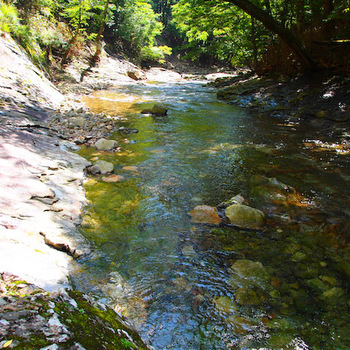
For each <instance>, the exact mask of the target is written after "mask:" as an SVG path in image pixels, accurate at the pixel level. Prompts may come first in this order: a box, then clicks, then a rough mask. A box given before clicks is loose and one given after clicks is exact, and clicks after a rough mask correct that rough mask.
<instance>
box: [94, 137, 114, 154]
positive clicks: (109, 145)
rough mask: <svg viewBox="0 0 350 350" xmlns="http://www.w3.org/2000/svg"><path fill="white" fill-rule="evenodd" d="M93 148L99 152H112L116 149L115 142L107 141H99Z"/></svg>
mask: <svg viewBox="0 0 350 350" xmlns="http://www.w3.org/2000/svg"><path fill="white" fill-rule="evenodd" d="M95 147H96V148H97V149H98V150H100V151H112V150H113V149H114V148H116V147H117V141H114V140H107V139H99V140H98V141H97V142H96V143H95Z"/></svg>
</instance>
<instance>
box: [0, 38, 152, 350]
mask: <svg viewBox="0 0 350 350" xmlns="http://www.w3.org/2000/svg"><path fill="white" fill-rule="evenodd" d="M0 60H1V62H2V69H1V71H0V117H1V125H0V139H1V142H0V148H1V152H0V164H1V170H0V178H1V184H0V186H1V190H0V241H1V244H0V255H1V259H0V273H1V278H0V324H1V327H0V328H1V331H0V348H21V349H23V348H37V349H39V348H45V349H84V348H86V349H97V348H118V349H119V348H120V349H124V348H125V349H126V348H130V347H132V348H135V349H136V348H137V349H145V348H147V346H146V345H145V344H144V343H143V342H142V340H141V339H140V337H139V336H138V335H137V334H136V333H135V332H134V331H132V330H131V328H130V325H127V324H126V323H125V320H123V319H122V318H121V316H119V315H118V314H117V313H115V312H114V311H113V310H110V309H107V308H105V307H102V306H99V305H98V304H96V303H94V302H93V300H88V299H86V298H87V297H86V296H83V295H81V294H79V293H77V292H73V291H72V292H67V291H68V290H70V289H71V286H70V283H69V278H70V276H72V275H74V274H77V273H79V263H78V261H79V259H80V258H88V257H89V254H91V247H90V244H89V242H88V241H87V240H86V239H85V238H84V237H83V236H82V235H81V234H80V232H79V229H78V225H79V224H80V221H81V211H82V209H83V207H84V205H86V198H85V194H84V190H83V182H84V181H85V179H86V177H85V168H86V167H87V166H88V165H89V164H90V163H89V162H87V161H86V160H85V159H84V158H82V157H80V156H78V155H77V154H76V153H73V152H72V151H76V150H77V145H76V144H78V143H79V140H80V138H81V137H82V135H80V130H77V129H76V127H77V125H79V120H78V119H79V118H81V117H82V115H84V118H87V119H89V121H90V123H91V125H92V128H91V130H89V133H88V137H87V138H86V139H85V138H84V141H86V140H94V139H97V138H98V137H101V135H108V133H109V132H110V131H111V129H112V128H111V127H110V121H109V122H108V120H107V122H103V120H102V122H101V116H96V115H93V114H89V112H88V110H87V109H85V108H84V106H83V105H82V104H81V103H80V102H79V100H78V99H76V98H75V95H74V92H76V93H81V92H85V93H87V92H90V91H91V90H92V89H94V88H96V87H99V86H100V85H99V84H100V83H101V82H100V81H99V80H96V81H95V82H94V84H93V86H92V85H91V82H90V81H89V80H88V79H87V82H86V83H84V84H79V82H78V81H77V80H75V79H74V76H73V75H74V68H69V69H71V70H72V71H71V73H70V79H68V78H67V77H65V79H64V80H63V81H62V82H61V83H58V85H61V87H62V91H65V92H68V91H70V95H69V97H68V96H65V95H63V94H62V93H61V92H60V91H58V90H57V88H56V87H55V86H54V85H53V84H52V83H50V82H49V81H48V80H47V79H46V78H45V76H44V74H43V73H42V72H41V71H40V70H39V69H38V68H37V67H35V66H34V65H33V64H32V62H31V61H30V60H29V59H28V58H27V56H26V55H25V53H24V52H23V51H22V50H21V49H20V47H19V46H18V45H17V44H16V43H15V42H14V41H13V40H12V39H11V38H10V37H6V36H3V37H0ZM122 66H123V64H122V63H121V62H119V61H115V71H114V75H112V79H113V78H114V79H116V77H118V78H119V79H120V80H123V79H124V78H125V80H127V79H129V80H130V78H128V77H127V76H126V75H125V74H124V73H123V69H122V68H123V67H122ZM129 68H130V67H129ZM69 69H68V71H69ZM101 76H102V74H101V75H100V77H101ZM109 81H110V80H109ZM78 87H79V88H78ZM103 87H104V86H103ZM103 118H105V119H106V116H103ZM103 118H102V119H103ZM61 119H62V120H61ZM68 119H69V122H67V123H65V120H68ZM74 122H75V123H74ZM60 125H63V127H61V128H60V127H59V126H60ZM86 135H87V133H86ZM80 143H82V142H80Z"/></svg>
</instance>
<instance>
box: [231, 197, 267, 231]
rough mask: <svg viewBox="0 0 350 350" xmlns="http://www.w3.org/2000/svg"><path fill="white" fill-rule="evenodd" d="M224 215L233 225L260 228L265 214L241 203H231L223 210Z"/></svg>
mask: <svg viewBox="0 0 350 350" xmlns="http://www.w3.org/2000/svg"><path fill="white" fill-rule="evenodd" d="M225 215H226V217H227V218H228V219H229V221H230V223H231V224H232V225H234V226H238V227H240V228H247V229H260V228H262V226H263V225H264V223H265V214H264V213H263V212H262V211H260V210H258V209H254V208H251V207H249V206H247V205H243V204H238V203H237V204H232V205H230V206H229V207H227V208H226V210H225Z"/></svg>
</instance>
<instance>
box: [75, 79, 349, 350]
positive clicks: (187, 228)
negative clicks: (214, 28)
mask: <svg viewBox="0 0 350 350" xmlns="http://www.w3.org/2000/svg"><path fill="white" fill-rule="evenodd" d="M85 101H86V102H87V103H88V104H89V106H90V107H91V109H92V110H93V111H96V112H105V113H107V114H111V115H120V114H121V115H123V116H124V117H126V119H125V120H124V121H122V122H119V123H120V125H118V126H124V130H126V129H129V128H131V129H133V130H134V129H137V130H139V132H138V133H130V134H127V133H123V132H121V131H117V132H115V133H114V134H113V136H112V137H113V138H114V139H115V140H117V141H118V142H119V144H120V146H121V149H120V151H118V152H114V153H106V152H97V151H96V150H95V149H93V148H91V149H83V150H82V151H81V153H82V154H83V155H84V156H86V157H87V158H89V159H95V158H96V157H98V158H99V159H104V160H107V161H110V162H112V163H113V164H114V165H115V173H116V174H118V175H121V176H120V177H118V180H117V182H105V181H104V179H103V178H102V177H100V178H95V179H91V180H90V181H89V182H88V183H87V184H86V191H87V196H88V198H89V200H90V201H91V205H90V206H89V207H88V208H87V209H86V213H85V216H84V221H83V225H82V226H83V227H82V229H83V231H84V233H85V234H86V235H87V236H88V237H89V238H90V239H91V241H92V242H93V244H94V246H95V254H94V255H93V256H92V257H89V259H87V261H85V262H83V267H84V270H85V272H86V274H84V275H83V276H81V277H80V278H76V281H75V282H76V283H77V285H78V286H79V288H81V289H86V290H91V288H95V289H93V291H95V292H98V290H102V291H103V293H107V295H108V296H109V298H110V300H111V302H112V303H113V304H114V305H115V307H116V309H117V310H118V311H121V312H122V313H123V314H125V315H128V316H129V317H130V318H131V319H132V320H133V321H134V322H135V324H136V326H137V327H138V329H139V330H140V332H141V333H142V335H143V336H144V338H145V339H148V340H149V341H150V342H151V344H152V345H153V346H154V347H155V348H156V349H208V350H209V349H251V348H267V349H280V348H290V349H326V348H327V349H346V348H349V346H350V335H349V332H348V321H349V315H350V312H349V308H350V302H349V295H348V290H349V285H348V280H349V275H350V265H349V262H348V260H347V259H348V257H349V255H348V250H347V246H346V240H347V238H348V236H347V234H348V230H349V226H348V224H347V223H348V218H349V214H350V212H349V209H348V204H349V202H348V198H349V188H348V187H349V186H348V180H349V166H348V164H349V158H348V157H349V156H348V155H346V154H344V153H341V152H338V153H337V152H335V151H334V150H333V149H331V148H328V149H326V150H324V151H323V152H315V150H314V148H315V147H311V146H310V141H308V140H314V139H315V137H316V136H315V137H314V136H313V134H312V133H313V130H307V129H306V130H304V129H303V127H302V125H299V124H298V123H292V124H291V123H290V122H289V121H283V120H281V119H279V120H274V119H272V118H271V119H263V118H261V117H255V118H254V117H251V116H248V115H247V114H245V112H244V111H243V110H242V109H240V108H238V107H235V106H233V105H228V104H225V103H221V102H218V101H217V100H216V97H215V91H214V90H211V89H209V88H206V87H202V86H201V85H200V84H199V83H182V84H180V83H174V84H162V85H153V84H152V85H147V84H139V85H130V86H122V87H118V88H115V89H114V90H110V91H108V92H99V93H96V95H94V96H92V97H89V98H86V99H85ZM154 103H158V104H159V103H161V104H162V105H164V106H166V108H167V109H168V111H169V112H168V115H167V116H166V117H152V116H149V115H142V114H141V113H140V111H141V110H142V109H145V108H150V106H152V105H153V104H154ZM318 137H319V136H318ZM324 142H325V143H326V142H328V141H327V140H324ZM329 144H331V142H330V141H329ZM94 157H95V158H94ZM239 193H240V194H241V195H242V196H243V197H244V198H245V199H246V200H247V201H248V202H249V204H250V205H251V206H253V207H256V208H259V209H261V210H263V211H264V212H265V213H266V214H267V216H268V220H267V225H266V228H264V229H263V230H261V231H247V230H242V229H237V228H234V227H227V226H226V227H224V226H223V227H213V226H209V225H208V226H207V225H195V224H193V223H191V221H190V217H189V215H188V212H189V211H191V210H192V209H193V208H194V206H196V205H198V204H206V205H211V206H217V205H219V204H220V203H221V202H223V201H227V200H228V199H230V198H231V197H233V196H234V195H237V194H239Z"/></svg>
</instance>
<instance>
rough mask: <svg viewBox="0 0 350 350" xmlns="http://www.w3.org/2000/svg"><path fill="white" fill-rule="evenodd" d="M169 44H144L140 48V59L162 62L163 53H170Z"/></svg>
mask: <svg viewBox="0 0 350 350" xmlns="http://www.w3.org/2000/svg"><path fill="white" fill-rule="evenodd" d="M171 51H172V50H171V48H170V47H169V46H145V47H143V48H142V49H141V60H145V61H157V62H159V63H164V58H165V55H171Z"/></svg>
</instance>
